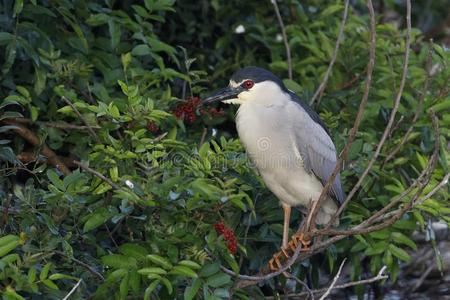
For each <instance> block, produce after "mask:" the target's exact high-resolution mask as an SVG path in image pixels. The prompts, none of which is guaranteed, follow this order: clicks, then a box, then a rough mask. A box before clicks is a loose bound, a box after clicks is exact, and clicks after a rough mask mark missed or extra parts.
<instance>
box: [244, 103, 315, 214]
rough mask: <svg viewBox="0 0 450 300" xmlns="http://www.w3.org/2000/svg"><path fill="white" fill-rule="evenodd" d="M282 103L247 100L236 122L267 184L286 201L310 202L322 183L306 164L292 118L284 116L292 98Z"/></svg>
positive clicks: (304, 204)
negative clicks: (297, 145) (299, 148)
mask: <svg viewBox="0 0 450 300" xmlns="http://www.w3.org/2000/svg"><path fill="white" fill-rule="evenodd" d="M279 104H281V105H277V104H273V105H269V104H266V105H264V104H261V103H258V102H256V101H255V102H253V101H252V102H250V101H249V102H244V103H243V104H241V106H240V107H239V110H238V114H237V117H236V126H237V130H238V134H239V137H240V139H241V142H242V143H243V145H244V147H245V149H246V151H247V154H248V155H249V157H250V159H251V161H252V163H253V164H254V165H255V167H256V168H257V169H258V171H259V173H260V174H261V176H262V177H263V179H264V182H265V183H266V185H267V186H268V188H269V189H270V190H271V191H272V192H273V193H274V194H275V195H276V196H277V197H278V198H279V199H280V200H281V201H283V202H285V203H287V204H289V205H292V206H297V205H303V206H307V205H308V203H309V202H310V200H311V199H316V198H317V197H318V196H319V195H320V192H321V191H322V188H323V187H322V184H321V183H320V181H318V180H317V178H316V177H315V176H314V175H313V174H312V173H311V172H307V171H306V170H305V169H304V167H303V161H302V158H301V154H300V152H299V150H298V149H297V147H296V143H295V139H294V136H293V135H292V134H293V132H291V131H292V128H291V127H290V126H289V124H290V122H291V121H290V120H288V119H286V118H285V117H283V116H288V115H295V116H296V117H299V118H301V117H302V116H301V115H298V114H288V113H286V109H293V107H291V106H290V103H289V102H285V103H279Z"/></svg>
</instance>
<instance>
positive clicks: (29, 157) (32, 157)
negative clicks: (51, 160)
mask: <svg viewBox="0 0 450 300" xmlns="http://www.w3.org/2000/svg"><path fill="white" fill-rule="evenodd" d="M17 159H18V160H20V161H21V162H22V163H23V164H28V163H32V162H36V163H40V162H46V161H48V159H47V157H44V156H39V155H36V154H34V153H32V152H21V153H19V154H17ZM73 159H74V157H72V156H69V157H64V156H61V157H60V160H61V161H62V162H63V163H64V164H65V165H66V166H67V167H68V168H76V165H75V164H74V163H73Z"/></svg>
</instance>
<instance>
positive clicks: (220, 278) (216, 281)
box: [206, 273, 231, 288]
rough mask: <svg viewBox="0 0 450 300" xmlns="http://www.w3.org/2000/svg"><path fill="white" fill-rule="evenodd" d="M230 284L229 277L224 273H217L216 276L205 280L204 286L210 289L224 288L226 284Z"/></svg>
mask: <svg viewBox="0 0 450 300" xmlns="http://www.w3.org/2000/svg"><path fill="white" fill-rule="evenodd" d="M230 282H231V276H230V275H228V274H225V273H218V274H216V275H213V276H211V277H209V278H208V279H207V280H206V284H207V285H209V286H211V287H214V288H216V287H219V286H224V285H226V284H228V283H230Z"/></svg>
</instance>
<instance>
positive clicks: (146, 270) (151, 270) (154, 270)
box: [137, 267, 167, 275]
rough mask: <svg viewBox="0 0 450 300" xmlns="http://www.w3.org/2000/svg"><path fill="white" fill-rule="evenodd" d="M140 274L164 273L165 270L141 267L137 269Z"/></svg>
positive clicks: (165, 272)
mask: <svg viewBox="0 0 450 300" xmlns="http://www.w3.org/2000/svg"><path fill="white" fill-rule="evenodd" d="M137 272H138V273H139V274H141V275H149V274H160V275H165V274H167V271H166V270H164V269H162V268H159V267H151V268H142V269H139V270H138V271H137Z"/></svg>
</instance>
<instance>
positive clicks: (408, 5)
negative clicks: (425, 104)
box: [325, 0, 411, 228]
mask: <svg viewBox="0 0 450 300" xmlns="http://www.w3.org/2000/svg"><path fill="white" fill-rule="evenodd" d="M406 23H407V29H406V41H405V58H404V60H403V73H402V79H401V81H400V86H399V88H398V92H397V95H396V98H395V101H394V107H393V109H392V111H391V115H390V117H389V121H388V124H387V126H386V128H385V129H384V132H383V135H382V137H381V139H380V141H379V143H378V146H377V149H376V150H375V153H374V154H373V156H372V158H371V160H370V161H369V163H368V165H367V167H366V169H365V170H364V172H363V173H362V175H361V176H360V177H359V179H358V182H357V183H356V184H355V185H354V186H353V188H352V190H351V191H350V193H349V194H348V195H347V198H346V199H345V201H344V203H342V205H341V206H340V207H339V209H338V210H337V211H336V213H335V214H334V215H333V217H332V218H331V220H330V221H329V222H328V224H327V226H325V228H329V227H330V226H331V225H332V224H333V223H334V220H336V218H337V217H338V216H339V215H340V214H341V213H342V211H343V210H344V208H345V207H346V206H347V204H348V202H349V201H350V200H351V199H352V198H353V196H354V195H355V193H356V191H357V190H358V189H359V187H360V186H361V184H362V182H363V181H364V178H366V176H367V175H368V174H369V172H370V170H371V169H372V167H373V164H374V163H375V161H376V159H377V158H378V155H380V152H381V148H382V147H383V145H384V143H385V142H386V139H387V137H388V135H389V133H390V132H391V127H392V125H393V124H394V120H395V115H396V114H397V110H398V108H399V105H400V99H401V97H402V94H403V89H404V87H405V82H406V76H407V74H408V61H409V51H410V43H411V42H410V36H411V0H407V1H406Z"/></svg>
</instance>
